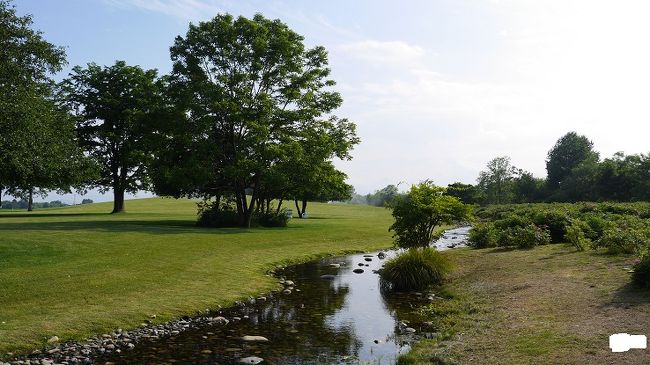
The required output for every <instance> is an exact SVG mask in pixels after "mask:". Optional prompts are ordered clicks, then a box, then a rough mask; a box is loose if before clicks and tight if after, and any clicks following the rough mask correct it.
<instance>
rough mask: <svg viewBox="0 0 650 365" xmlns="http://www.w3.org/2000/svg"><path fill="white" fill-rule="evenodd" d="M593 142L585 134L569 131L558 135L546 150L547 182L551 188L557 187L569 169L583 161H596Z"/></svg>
mask: <svg viewBox="0 0 650 365" xmlns="http://www.w3.org/2000/svg"><path fill="white" fill-rule="evenodd" d="M593 146H594V145H593V143H592V142H591V141H590V140H589V139H588V138H587V137H585V136H582V135H579V134H577V133H576V132H569V133H567V134H565V135H564V136H562V137H560V139H558V140H557V142H556V143H555V146H553V148H551V150H550V151H548V158H547V159H546V173H547V178H546V180H547V183H548V185H549V187H550V188H551V189H558V188H560V185H561V184H562V182H563V181H564V180H565V179H566V178H567V177H568V176H569V175H570V174H571V171H572V170H573V169H574V168H576V167H578V166H579V165H580V164H581V163H583V162H589V161H592V162H596V161H598V153H596V152H595V151H594V150H593Z"/></svg>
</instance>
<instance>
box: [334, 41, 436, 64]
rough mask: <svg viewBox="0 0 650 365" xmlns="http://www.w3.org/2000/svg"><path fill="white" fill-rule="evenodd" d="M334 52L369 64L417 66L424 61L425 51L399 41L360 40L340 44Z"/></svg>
mask: <svg viewBox="0 0 650 365" xmlns="http://www.w3.org/2000/svg"><path fill="white" fill-rule="evenodd" d="M335 52H338V53H342V54H345V55H346V56H347V57H351V58H354V59H356V60H358V61H361V62H365V63H367V64H369V65H393V66H407V67H417V66H418V65H421V63H422V62H423V61H424V56H425V52H424V49H423V48H422V47H420V46H416V45H410V44H408V43H405V42H400V41H377V40H371V39H368V40H362V41H358V42H352V43H346V44H342V45H340V46H338V47H336V48H335Z"/></svg>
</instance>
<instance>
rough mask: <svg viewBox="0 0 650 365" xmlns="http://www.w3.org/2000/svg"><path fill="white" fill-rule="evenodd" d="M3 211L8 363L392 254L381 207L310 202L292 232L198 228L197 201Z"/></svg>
mask: <svg viewBox="0 0 650 365" xmlns="http://www.w3.org/2000/svg"><path fill="white" fill-rule="evenodd" d="M111 207H112V205H111V203H98V204H91V205H85V206H75V207H69V208H62V209H49V210H40V211H35V212H32V213H27V212H2V213H0V358H2V357H6V353H7V352H12V351H22V350H28V349H30V348H34V347H38V346H42V345H43V344H45V343H46V341H47V339H48V338H50V337H51V336H54V335H57V336H59V337H60V338H61V339H62V340H66V339H71V338H74V339H83V338H85V337H87V336H89V335H92V334H97V333H102V332H105V331H108V330H111V329H117V328H125V329H126V328H133V327H136V326H138V325H140V324H141V323H142V322H143V321H144V320H145V319H148V318H149V317H150V316H151V315H154V314H155V315H156V316H157V317H156V320H155V322H162V321H165V320H168V319H170V318H173V317H178V316H180V315H184V314H193V313H196V312H197V311H198V310H205V309H208V308H216V307H217V306H218V305H222V306H227V305H230V304H232V302H233V301H235V300H237V299H239V298H242V297H246V296H248V295H259V294H260V293H264V292H267V291H269V290H270V289H272V288H274V287H275V285H277V284H276V280H274V279H273V278H271V277H269V276H267V275H265V272H266V270H268V269H269V268H271V267H272V266H273V265H275V264H278V263H281V262H282V263H287V262H291V261H298V260H305V259H307V258H309V257H314V256H317V255H325V254H333V253H342V252H344V251H353V250H357V251H358V250H363V251H365V250H374V249H380V248H384V247H388V246H390V245H391V238H390V233H389V232H388V227H389V225H390V224H391V222H392V219H391V216H390V212H389V211H388V210H386V209H384V208H376V207H369V206H354V205H333V204H317V203H310V204H309V207H308V211H309V213H310V218H309V219H306V220H299V219H293V220H292V221H291V222H290V223H289V227H288V228H274V229H271V228H269V229H265V228H259V229H251V230H245V229H202V228H196V227H194V221H195V217H196V203H195V202H193V201H190V200H174V199H160V198H154V199H141V200H129V201H127V202H126V210H127V213H126V214H119V215H111V214H107V212H110V210H111Z"/></svg>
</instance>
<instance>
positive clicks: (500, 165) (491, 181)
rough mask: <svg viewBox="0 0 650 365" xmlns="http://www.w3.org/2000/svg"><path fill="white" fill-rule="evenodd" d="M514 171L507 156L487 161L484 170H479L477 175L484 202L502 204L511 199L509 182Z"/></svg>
mask: <svg viewBox="0 0 650 365" xmlns="http://www.w3.org/2000/svg"><path fill="white" fill-rule="evenodd" d="M516 171H517V170H516V168H515V167H514V166H512V165H511V164H510V157H508V156H501V157H497V158H494V159H492V160H490V161H489V162H488V163H487V166H486V170H485V171H481V172H480V173H479V177H478V186H479V188H480V189H481V191H482V192H483V194H484V198H485V203H488V204H503V203H508V202H510V201H511V199H512V189H511V182H512V179H513V178H514V176H515V173H516Z"/></svg>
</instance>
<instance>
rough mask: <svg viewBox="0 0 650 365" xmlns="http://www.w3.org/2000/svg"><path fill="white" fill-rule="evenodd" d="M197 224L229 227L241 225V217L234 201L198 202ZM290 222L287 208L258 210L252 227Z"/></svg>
mask: <svg viewBox="0 0 650 365" xmlns="http://www.w3.org/2000/svg"><path fill="white" fill-rule="evenodd" d="M198 207H199V212H198V219H197V221H196V225H197V226H199V227H211V228H227V227H239V226H241V224H240V223H239V222H240V221H239V217H238V215H237V211H236V210H235V207H234V205H233V204H232V201H223V202H214V201H204V202H201V203H199V204H198ZM288 222H289V216H287V211H286V209H281V210H278V211H271V210H269V211H264V212H261V211H257V212H255V213H254V214H253V217H252V219H251V227H256V226H262V227H286V226H287V223H288Z"/></svg>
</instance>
